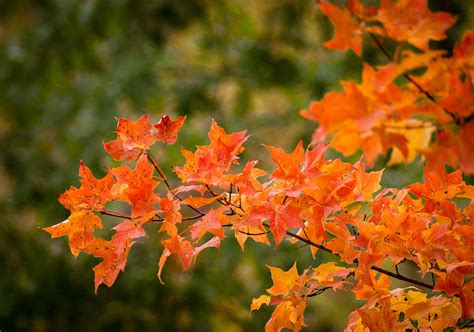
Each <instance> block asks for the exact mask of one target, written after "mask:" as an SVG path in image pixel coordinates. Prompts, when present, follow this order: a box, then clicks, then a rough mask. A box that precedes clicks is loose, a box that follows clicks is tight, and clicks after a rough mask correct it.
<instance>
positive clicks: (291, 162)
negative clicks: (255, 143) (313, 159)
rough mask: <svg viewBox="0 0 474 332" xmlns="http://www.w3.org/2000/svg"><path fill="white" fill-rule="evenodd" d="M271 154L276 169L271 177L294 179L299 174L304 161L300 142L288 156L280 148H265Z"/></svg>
mask: <svg viewBox="0 0 474 332" xmlns="http://www.w3.org/2000/svg"><path fill="white" fill-rule="evenodd" d="M265 147H266V148H267V149H268V151H270V153H271V154H272V160H273V161H274V162H275V163H276V164H277V166H278V168H277V169H276V170H275V171H274V172H273V173H272V177H274V178H281V179H287V180H290V179H296V178H297V177H298V174H299V173H300V167H301V164H302V163H303V160H304V149H303V142H302V141H301V140H300V141H299V142H298V145H297V146H296V148H295V149H294V150H293V152H291V153H290V154H287V153H285V151H283V149H281V148H275V147H273V146H265Z"/></svg>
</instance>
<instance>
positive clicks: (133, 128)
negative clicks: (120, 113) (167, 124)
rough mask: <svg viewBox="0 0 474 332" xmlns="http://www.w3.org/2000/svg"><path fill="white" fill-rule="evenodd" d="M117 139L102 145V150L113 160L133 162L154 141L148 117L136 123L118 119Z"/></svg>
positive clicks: (145, 116) (143, 117) (154, 137)
mask: <svg viewBox="0 0 474 332" xmlns="http://www.w3.org/2000/svg"><path fill="white" fill-rule="evenodd" d="M116 132H117V138H116V139H115V140H114V141H110V142H107V143H104V149H105V151H107V152H108V153H110V154H111V155H112V157H113V158H114V159H115V160H128V161H130V160H135V159H137V158H138V157H139V156H140V155H141V154H142V153H143V152H145V151H146V150H148V149H149V148H150V147H151V146H152V145H153V144H154V143H155V141H156V139H157V137H156V135H155V133H154V132H153V126H152V125H151V123H150V121H149V115H148V114H147V115H143V116H141V117H140V118H139V119H138V120H137V121H131V120H127V119H124V118H119V119H118V125H117V130H116Z"/></svg>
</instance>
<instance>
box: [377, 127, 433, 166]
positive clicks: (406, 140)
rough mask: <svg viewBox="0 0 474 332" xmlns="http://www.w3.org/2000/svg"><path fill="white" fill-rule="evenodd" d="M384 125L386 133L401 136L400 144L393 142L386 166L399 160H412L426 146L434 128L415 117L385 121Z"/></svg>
mask: <svg viewBox="0 0 474 332" xmlns="http://www.w3.org/2000/svg"><path fill="white" fill-rule="evenodd" d="M386 127H387V129H385V130H386V132H387V133H388V134H395V135H399V136H402V137H403V143H402V144H394V145H395V146H394V148H393V151H392V155H391V156H390V160H389V162H388V163H387V166H390V165H393V164H397V163H401V162H405V163H411V162H412V161H414V160H415V158H416V156H417V155H418V154H419V153H420V151H423V150H425V149H427V148H428V146H429V144H430V140H431V135H432V133H433V132H434V131H435V129H436V128H435V127H434V126H431V125H430V124H429V123H425V122H422V121H419V120H415V119H407V120H404V121H387V122H386ZM393 142H394V140H393Z"/></svg>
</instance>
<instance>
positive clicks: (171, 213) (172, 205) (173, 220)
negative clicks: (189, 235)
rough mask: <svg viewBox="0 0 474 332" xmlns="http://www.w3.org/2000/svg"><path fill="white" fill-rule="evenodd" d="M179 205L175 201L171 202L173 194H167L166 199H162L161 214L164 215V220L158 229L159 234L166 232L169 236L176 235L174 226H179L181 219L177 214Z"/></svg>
mask: <svg viewBox="0 0 474 332" xmlns="http://www.w3.org/2000/svg"><path fill="white" fill-rule="evenodd" d="M180 208H181V204H180V203H179V201H177V200H173V194H172V193H171V192H168V194H167V197H163V198H161V200H160V209H161V212H162V213H163V214H164V215H165V219H164V220H163V223H162V224H161V227H160V230H159V231H160V232H166V233H167V234H168V235H169V236H171V237H173V236H175V235H177V234H178V229H177V227H176V224H179V223H180V222H181V220H182V219H183V217H182V215H181V213H180V212H179V210H180Z"/></svg>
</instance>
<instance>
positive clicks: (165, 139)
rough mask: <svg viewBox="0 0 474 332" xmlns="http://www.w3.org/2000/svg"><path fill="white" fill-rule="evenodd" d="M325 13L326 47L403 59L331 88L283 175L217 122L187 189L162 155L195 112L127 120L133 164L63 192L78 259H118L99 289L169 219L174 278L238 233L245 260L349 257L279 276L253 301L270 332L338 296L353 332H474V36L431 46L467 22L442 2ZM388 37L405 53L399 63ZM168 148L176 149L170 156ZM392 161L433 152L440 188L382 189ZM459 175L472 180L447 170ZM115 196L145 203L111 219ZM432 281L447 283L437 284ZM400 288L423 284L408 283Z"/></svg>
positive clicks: (272, 150)
mask: <svg viewBox="0 0 474 332" xmlns="http://www.w3.org/2000/svg"><path fill="white" fill-rule="evenodd" d="M319 5H320V8H321V10H322V12H323V13H324V14H325V15H327V16H328V18H329V20H330V21H331V22H332V23H333V25H334V37H333V38H332V39H331V40H330V41H328V42H326V43H325V46H327V47H329V48H333V49H338V50H342V51H345V50H348V49H351V50H353V51H354V52H355V53H356V54H357V55H361V54H362V50H363V45H364V43H365V44H367V45H369V46H374V47H376V48H378V49H379V50H380V52H382V53H383V54H385V56H386V57H387V63H386V64H385V65H383V66H377V67H374V66H371V65H369V64H365V65H364V68H363V72H362V82H360V83H356V82H341V85H342V87H343V92H329V93H327V94H326V95H325V96H324V97H323V98H322V100H319V101H314V102H312V103H311V105H310V106H309V108H308V109H307V110H304V111H302V112H301V113H302V115H303V116H304V117H306V118H308V119H310V120H313V121H316V122H317V123H318V124H319V126H318V128H317V130H316V131H315V133H314V135H313V140H312V142H311V144H310V145H309V146H308V147H306V148H305V147H304V146H303V143H302V142H301V141H300V142H299V143H298V144H297V146H296V147H295V148H294V150H293V151H292V152H290V153H287V152H285V151H284V150H282V149H281V148H278V147H273V146H265V149H266V150H267V151H268V153H269V155H270V156H271V159H272V160H273V162H274V164H275V169H274V170H273V171H271V172H267V171H265V170H263V169H260V168H259V167H258V162H257V161H249V162H246V163H242V164H239V154H240V153H241V152H242V151H243V150H244V146H243V145H244V143H245V141H246V140H247V138H248V136H247V134H246V132H245V131H241V132H236V133H230V134H229V133H226V132H225V130H224V129H223V128H222V127H220V126H219V125H218V124H217V123H216V122H215V121H212V123H211V126H210V130H209V132H208V137H209V144H207V145H204V146H197V147H196V149H195V150H194V151H188V150H185V149H182V150H181V152H182V155H183V156H184V159H185V162H184V164H183V165H181V166H176V167H174V169H173V171H174V173H175V175H176V176H177V178H178V179H179V180H180V184H179V185H178V186H176V187H172V186H171V185H170V182H169V181H168V178H167V176H168V175H166V174H165V172H164V171H163V170H162V169H161V167H160V158H159V156H160V155H161V154H162V153H163V151H164V150H163V149H164V148H165V147H166V146H167V145H169V144H174V143H176V141H177V136H178V132H179V131H180V129H181V127H182V126H183V124H184V122H185V117H183V116H182V117H179V118H177V119H176V120H172V119H171V118H170V117H169V116H168V115H164V116H163V117H162V118H161V120H160V121H159V122H158V123H157V124H155V125H153V124H152V123H150V119H149V116H147V115H145V116H142V117H141V118H140V119H138V120H137V121H131V120H127V119H119V120H118V121H119V123H118V126H117V138H116V139H115V140H113V141H110V142H107V143H104V148H105V150H106V151H107V152H108V153H109V154H110V155H111V156H112V158H113V159H114V160H117V161H123V162H124V163H123V164H122V165H121V166H118V167H113V168H110V169H108V173H107V175H106V176H105V177H103V178H102V179H96V178H95V177H94V176H93V174H92V173H91V171H90V170H89V168H88V167H87V166H86V165H85V164H84V163H83V162H81V164H80V169H79V175H80V177H81V182H80V183H81V186H80V187H79V188H75V187H71V188H70V189H69V190H67V191H66V192H65V193H63V194H62V195H59V197H58V198H59V201H60V202H61V204H63V205H64V207H66V208H67V209H68V210H70V216H69V218H68V219H66V220H65V221H63V222H62V223H59V224H57V225H54V226H52V227H48V228H46V229H45V230H46V231H47V232H49V233H50V234H51V235H52V237H59V236H67V237H68V239H69V246H70V249H71V252H72V254H73V255H75V256H77V255H78V254H79V253H80V252H81V251H82V252H85V253H88V254H91V255H94V256H96V257H99V258H101V259H102V260H101V262H100V263H99V264H98V265H97V266H96V267H95V268H94V272H95V280H94V282H95V289H96V291H97V289H98V287H99V286H100V285H101V284H105V285H107V286H109V287H110V286H111V285H112V284H113V283H114V282H115V280H116V278H117V275H118V273H119V272H120V271H124V269H125V266H126V262H127V257H128V254H129V252H130V249H131V248H132V246H133V244H134V242H135V241H136V239H138V238H140V237H143V236H145V235H146V230H145V228H144V225H146V224H150V223H158V224H159V225H160V228H159V232H160V233H162V234H163V237H164V240H163V241H162V242H161V244H162V245H163V252H162V255H161V258H160V260H159V262H158V278H159V280H160V282H163V280H162V277H161V273H162V271H163V268H164V267H165V265H166V262H167V260H168V258H169V257H170V256H171V255H176V256H177V257H178V258H179V260H180V261H181V262H182V265H183V268H184V270H187V269H188V268H189V267H190V266H191V265H192V264H193V262H194V261H195V259H196V257H197V256H198V254H199V253H200V252H201V251H203V250H205V249H208V248H219V247H220V244H221V241H222V240H224V238H225V237H226V236H229V234H232V235H233V236H234V237H235V238H236V240H237V242H238V243H239V245H240V246H241V248H242V250H244V247H245V242H246V241H247V240H249V239H251V240H253V241H256V242H260V243H263V244H265V245H270V246H275V247H278V246H279V245H280V243H281V242H282V241H290V242H291V243H300V244H301V243H303V244H306V245H307V247H308V248H309V249H310V250H311V253H312V255H313V256H314V255H315V254H316V253H317V252H318V251H319V250H322V251H326V252H329V253H331V254H333V257H334V262H330V263H324V264H321V265H319V266H314V267H307V268H305V269H303V270H301V269H300V270H298V269H297V266H296V263H295V265H293V267H292V268H290V269H289V270H288V271H284V270H281V269H279V268H277V267H271V266H269V267H268V268H269V270H270V273H271V277H272V280H273V285H272V286H271V287H270V288H268V289H267V290H266V293H265V294H263V295H261V296H260V297H258V298H255V299H253V301H252V304H251V306H250V309H251V310H252V311H253V310H258V309H259V308H260V307H261V306H262V305H263V304H265V305H269V306H274V311H273V314H272V316H271V318H270V319H269V321H268V323H267V325H266V330H267V331H280V330H281V329H283V328H288V329H292V330H294V331H298V330H300V328H301V327H303V326H305V322H304V311H305V308H306V305H307V301H308V300H309V299H310V298H312V297H315V296H317V295H319V294H321V293H322V292H324V291H326V290H333V291H348V292H352V293H353V294H354V296H355V298H356V299H358V300H364V301H365V302H364V304H363V305H362V306H361V307H360V308H358V309H356V310H355V311H353V312H352V313H351V314H350V316H349V318H348V322H347V328H346V329H347V331H366V330H370V331H389V330H396V331H398V330H400V331H404V330H406V329H419V330H422V331H425V330H432V331H442V330H443V329H445V328H450V329H451V330H463V329H465V330H469V329H470V328H472V327H473V321H472V319H473V318H474V279H473V278H472V276H473V274H474V203H473V202H472V200H473V198H474V186H470V185H467V184H466V183H465V182H464V181H463V178H462V174H463V173H464V174H474V108H473V107H474V106H473V105H474V103H473V101H474V97H473V94H472V76H473V72H474V43H473V39H474V33H466V34H465V36H464V38H463V40H462V41H460V42H459V43H458V44H457V45H456V46H455V48H454V50H453V53H452V55H451V56H448V55H447V54H446V52H444V51H439V50H433V49H430V47H429V41H430V40H435V41H437V40H442V39H443V38H445V31H446V29H448V28H449V27H450V26H451V25H452V24H454V22H455V21H456V18H455V17H453V16H452V15H450V14H448V13H433V12H431V11H430V10H429V9H428V7H427V1H426V0H400V1H392V0H381V1H380V7H378V8H376V7H369V8H367V7H364V6H363V5H362V3H361V2H360V1H359V0H350V1H348V4H347V7H344V8H342V7H338V6H336V5H334V4H331V3H329V2H327V1H320V2H319ZM387 41H389V42H390V43H394V42H395V43H397V46H396V48H395V51H394V52H393V54H392V53H391V52H390V51H389V49H388V48H387V47H386V46H385V44H386V42H387ZM420 73H421V74H420ZM157 142H160V143H161V148H160V150H159V151H154V150H153V149H154V144H155V143H157ZM327 142H330V143H327ZM329 146H330V147H332V148H334V149H336V150H339V151H340V152H342V153H343V154H344V155H346V156H349V155H352V154H353V153H355V152H356V151H358V150H362V152H363V160H361V161H359V162H357V163H355V164H351V163H347V162H343V161H341V160H339V159H334V160H327V159H325V152H326V150H327V149H328V147H329ZM387 153H390V157H389V159H388V160H389V161H388V164H389V165H390V164H395V163H400V162H405V163H408V162H412V161H413V160H414V159H415V157H416V156H418V155H422V156H423V157H424V158H425V159H426V166H425V169H424V174H425V175H424V183H414V184H412V185H409V186H408V187H405V188H401V189H394V188H382V187H381V186H380V180H381V176H382V172H383V171H382V170H380V171H371V172H369V171H367V170H366V166H369V167H372V166H373V165H374V163H375V161H376V159H377V158H378V157H379V156H381V155H386V154H387ZM156 156H158V157H156ZM129 165H132V167H130V166H129ZM445 165H449V166H451V167H452V168H454V169H457V168H459V169H457V170H455V171H453V172H447V171H446V168H445ZM113 201H120V202H126V203H127V204H129V206H130V214H123V213H121V212H118V211H113V210H110V209H108V208H107V205H108V203H110V202H113ZM101 215H108V216H112V217H115V219H116V220H117V224H116V226H115V227H114V228H113V230H114V233H113V236H112V237H111V238H110V239H106V238H102V237H99V236H97V235H96V234H97V232H95V230H97V229H101V228H103V227H104V226H103V225H102V222H101V218H100V216H101ZM226 230H229V231H226ZM406 262H411V264H413V265H415V266H417V269H418V272H419V276H420V278H418V279H417V278H412V277H408V276H406V275H403V274H400V273H399V270H398V266H399V264H403V263H406ZM426 275H429V276H431V279H432V282H429V283H428V282H425V281H422V280H421V277H423V276H426ZM392 279H399V280H402V281H405V282H406V283H407V287H405V288H394V287H392ZM315 301H317V298H316V299H315Z"/></svg>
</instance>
